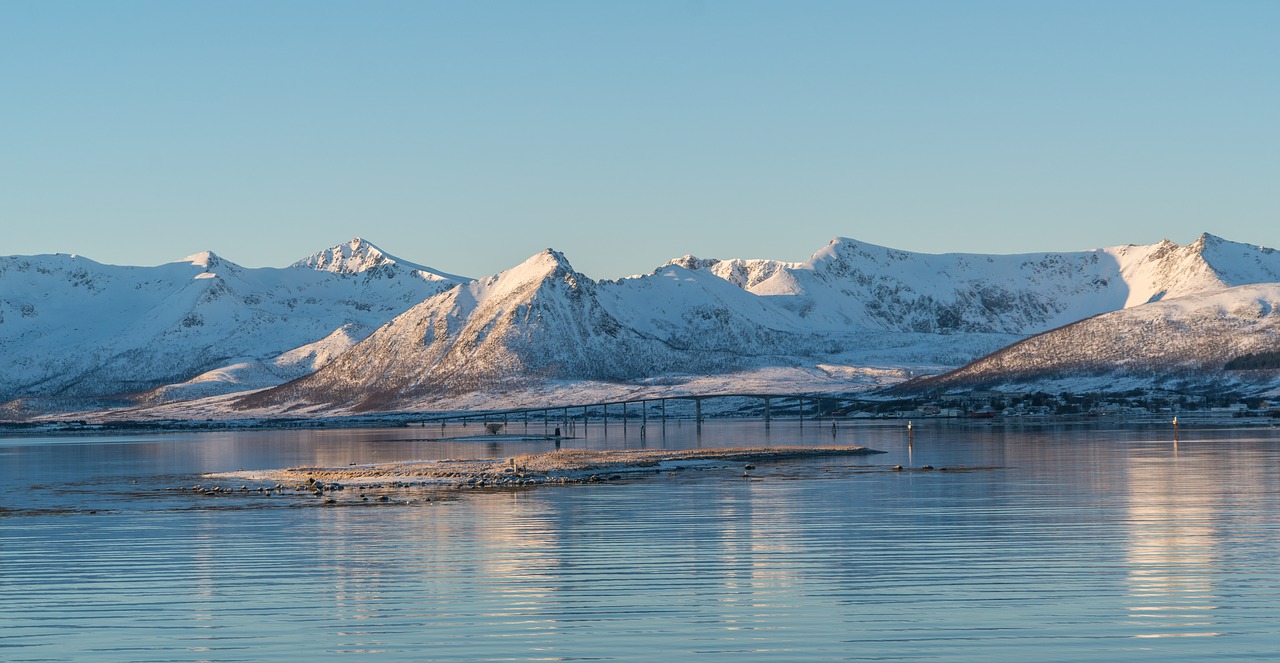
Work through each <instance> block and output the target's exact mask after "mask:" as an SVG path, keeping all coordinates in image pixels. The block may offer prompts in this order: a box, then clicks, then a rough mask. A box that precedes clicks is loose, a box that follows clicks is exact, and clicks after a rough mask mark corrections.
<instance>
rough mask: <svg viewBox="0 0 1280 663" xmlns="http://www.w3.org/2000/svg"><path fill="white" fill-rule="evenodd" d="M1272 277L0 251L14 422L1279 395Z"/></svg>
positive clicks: (1180, 270)
mask: <svg viewBox="0 0 1280 663" xmlns="http://www.w3.org/2000/svg"><path fill="white" fill-rule="evenodd" d="M1277 284H1280V254H1277V253H1276V252H1275V251H1273V250H1271V249H1266V248H1261V247H1257V246H1251V245H1247V244H1240V243H1235V242H1229V241H1226V240H1223V239H1220V238H1217V237H1214V236H1212V235H1207V234H1206V235H1204V236H1202V237H1201V238H1200V239H1198V240H1197V241H1196V242H1194V243H1192V244H1190V245H1187V246H1179V245H1177V244H1174V243H1172V242H1168V241H1163V242H1160V243H1157V244H1151V245H1137V246H1135V245H1130V246H1122V247H1113V248H1107V249H1097V250H1092V251H1081V252H1073V253H1035V254H1022V255H982V254H942V255H930V254H919V253H911V252H906V251H899V250H895V249H889V248H884V247H879V246H875V245H871V244H866V243H863V242H858V241H855V240H851V239H844V238H837V239H835V240H832V241H831V242H830V243H829V244H828V245H827V246H826V247H824V248H823V249H821V250H819V251H818V252H817V253H815V254H814V256H813V257H812V258H811V259H810V260H809V261H807V262H803V263H787V262H780V261H774V260H715V259H699V258H695V257H692V256H685V257H683V258H679V259H676V260H672V261H670V262H668V263H667V264H665V265H663V266H661V267H659V268H658V269H656V270H654V271H653V272H652V273H650V274H647V275H641V276H635V277H629V278H625V279H619V280H611V281H595V280H592V279H590V278H588V277H586V276H584V275H582V274H580V273H578V272H576V271H575V270H574V269H573V268H572V266H571V265H570V264H569V262H568V260H567V259H566V258H565V256H563V255H562V254H560V253H558V252H556V251H553V250H547V251H544V252H542V253H539V254H537V255H535V256H533V257H531V258H530V259H529V260H527V261H525V262H524V263H522V264H521V265H518V266H516V267H513V268H511V269H509V270H506V271H504V272H502V273H500V274H497V275H494V276H491V277H487V278H482V279H475V280H473V279H468V278H464V277H461V276H456V275H452V274H446V273H443V272H440V271H438V270H434V269H431V268H429V267H425V266H422V265H417V264H413V263H410V262H407V261H404V260H401V259H398V258H395V257H394V256H391V255H389V254H387V253H385V252H383V251H381V250H380V249H378V248H377V247H376V246H374V245H372V244H370V243H369V242H367V241H365V240H362V239H359V238H357V239H354V240H352V241H351V242H348V243H346V244H342V245H339V246H335V247H333V248H330V249H327V250H325V251H321V252H318V253H316V254H313V255H311V256H308V257H307V258H304V259H302V260H300V261H298V262H296V263H294V264H293V265H291V266H290V267H287V268H262V269H248V268H244V267H241V266H239V265H236V264H234V263H232V262H229V261H227V260H225V259H222V258H220V257H218V256H215V255H213V254H212V253H202V254H197V255H195V256H191V257H189V258H187V259H184V260H181V261H178V262H174V263H169V264H166V265H160V266H157V267H120V266H112V265H103V264H99V263H96V262H93V261H91V260H88V259H85V258H82V257H77V256H68V255H42V256H13V257H6V258H0V356H3V357H4V358H5V370H4V371H2V372H0V401H5V402H6V403H5V405H4V406H3V410H2V411H0V416H7V417H8V418H17V419H21V418H26V417H31V416H36V415H39V414H45V413H65V412H76V411H86V410H93V409H102V408H115V409H118V410H120V412H122V413H127V414H130V415H137V416H177V417H182V416H188V417H190V416H202V417H203V416H239V415H241V414H245V413H248V414H252V415H254V416H259V415H266V414H272V413H284V412H291V413H295V414H333V413H346V412H366V411H380V410H399V409H451V408H457V407H476V406H490V407H492V406H502V405H512V404H523V405H534V404H543V403H546V402H548V401H549V400H550V399H564V398H570V397H572V398H579V399H581V400H592V399H595V398H601V397H604V398H613V397H617V396H618V395H622V394H629V395H634V394H638V393H652V394H654V395H657V394H661V393H668V394H674V393H688V392H689V391H699V390H706V389H716V390H722V391H731V390H734V389H735V387H736V386H742V387H743V388H744V389H746V388H748V387H749V390H751V391H768V390H784V391H823V392H831V391H853V390H859V389H867V388H870V387H877V386H885V385H888V384H895V383H902V382H903V381H904V380H907V379H908V378H910V377H912V376H913V375H919V374H921V373H934V374H941V375H934V376H932V377H928V378H917V379H915V380H910V381H909V382H905V384H902V385H899V387H898V388H899V389H911V390H923V391H937V390H948V389H963V388H973V387H974V386H984V387H990V386H993V385H1015V384H1016V385H1038V384H1046V385H1047V384H1049V383H1050V382H1052V383H1053V384H1057V385H1062V386H1064V388H1065V387H1068V386H1069V387H1073V388H1082V387H1087V386H1088V384H1089V383H1090V381H1091V380H1093V381H1098V380H1101V381H1103V382H1107V383H1112V382H1114V381H1115V380H1124V381H1127V382H1126V383H1133V384H1142V385H1163V386H1177V385H1181V386H1183V387H1187V388H1191V387H1193V386H1200V387H1203V386H1205V385H1218V384H1235V385H1247V386H1249V388H1251V389H1255V390H1266V389H1270V388H1273V387H1274V386H1280V385H1277V384H1276V380H1275V377H1274V376H1272V375H1270V373H1268V371H1267V370H1266V369H1258V368H1253V369H1251V370H1248V371H1245V370H1226V366H1227V364H1228V363H1229V362H1231V361H1233V360H1236V359H1238V358H1239V357H1241V356H1244V355H1257V356H1265V355H1266V353H1268V352H1274V351H1275V350H1276V349H1278V348H1280V345H1277V342H1276V338H1275V336H1274V335H1275V320H1276V314H1275V313H1274V310H1275V309H1274V303H1275V301H1276V297H1277V293H1280V285H1277ZM991 353H994V354H991ZM1259 353H1261V354H1259ZM988 355H989V356H988ZM970 362H972V363H970ZM1263 364H1265V362H1263ZM961 365H964V366H963V367H962V368H960V369H959V370H955V371H952V372H949V373H945V374H942V373H944V372H945V371H947V370H948V369H952V368H954V367H957V366H961ZM1254 365H1257V362H1255V363H1254ZM122 416H123V414H122ZM246 416H247V415H246Z"/></svg>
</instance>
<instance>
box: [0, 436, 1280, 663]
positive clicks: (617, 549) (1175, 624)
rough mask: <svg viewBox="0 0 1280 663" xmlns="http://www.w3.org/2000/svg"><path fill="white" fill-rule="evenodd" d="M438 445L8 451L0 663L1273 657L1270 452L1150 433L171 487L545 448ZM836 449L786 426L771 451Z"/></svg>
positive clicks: (1275, 593)
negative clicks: (613, 472) (601, 472)
mask: <svg viewBox="0 0 1280 663" xmlns="http://www.w3.org/2000/svg"><path fill="white" fill-rule="evenodd" d="M450 432H454V433H461V432H468V433H472V434H474V433H476V432H478V431H477V430H476V428H475V427H471V428H469V429H455V430H452V431H450ZM538 432H540V429H539V430H538ZM588 432H589V433H590V434H591V437H590V438H588V439H586V440H581V441H574V442H568V443H566V446H570V445H579V446H591V447H612V448H626V447H631V448H636V447H640V446H641V445H642V440H641V439H640V437H639V435H638V432H637V429H636V428H635V427H633V428H632V429H631V430H630V431H628V433H627V435H626V436H623V435H622V434H621V430H620V429H619V428H618V427H616V426H614V427H611V429H610V431H609V437H608V438H605V437H603V436H602V435H601V433H602V432H603V431H601V430H599V429H596V430H589V431H588ZM438 435H440V431H439V429H433V428H428V429H425V430H424V429H398V430H360V431H308V432H257V433H239V434H230V433H227V434H172V435H146V436H141V435H140V436H131V437H117V438H53V439H25V440H15V439H10V440H0V508H3V509H4V510H3V511H0V660H2V661H15V662H16V661H66V660H73V661H262V660H307V661H310V660H366V659H367V660H379V661H422V660H457V661H463V660H468V661H470V660H478V661H498V660H501V661H530V660H541V661H546V660H552V661H554V660H601V661H618V660H625V661H652V660H671V661H702V660H706V661H730V660H732V661H741V660H757V661H822V660H842V661H843V660H877V661H879V660H893V661H1148V660H1161V661H1206V660H1242V661H1244V660H1248V661H1254V660H1277V659H1280V515H1278V514H1280V510H1278V507H1280V434H1278V433H1277V432H1276V431H1272V430H1215V431H1194V430H1192V431H1186V430H1184V431H1182V432H1181V434H1180V439H1179V440H1178V443H1177V444H1176V445H1175V444H1174V442H1173V440H1172V433H1171V432H1170V431H1164V430H1160V431H1151V430H1090V429H1076V430H1030V429H1028V430H1012V429H1011V430H1002V429H999V428H994V427H976V428H917V430H916V431H915V433H914V436H913V440H912V444H911V445H910V447H908V445H907V438H906V434H905V431H904V430H902V429H901V428H899V427H892V428H887V427H860V428H854V427H851V426H846V427H845V428H842V429H841V430H840V431H838V433H837V436H838V441H839V442H844V443H847V442H858V443H862V444H866V445H868V446H872V447H875V448H879V449H883V450H885V451H887V452H888V453H887V454H884V455H878V456H869V457H852V458H840V459H825V460H819V461H805V462H790V463H781V464H776V465H760V466H759V467H758V469H757V470H756V471H754V472H752V474H753V475H754V477H753V478H749V479H744V478H743V477H741V476H740V474H741V468H736V467H735V468H729V469H725V470H716V471H699V472H686V473H682V474H680V475H678V476H675V477H667V476H665V475H662V476H655V477H652V478H649V479H645V480H636V481H627V482H623V483H617V484H605V485H578V486H563V487H559V486H554V487H541V488H537V489H532V490H522V491H495V492H481V491H472V492H465V493H460V494H456V495H454V496H450V495H448V494H443V495H437V496H436V499H435V500H434V501H432V502H429V503H428V502H421V503H417V504H414V505H396V504H392V505H375V506H364V505H361V506H337V507H332V506H331V507H323V506H315V505H316V503H317V501H316V500H314V499H306V498H293V497H287V496H286V497H280V498H259V497H253V498H243V497H231V498H205V497H197V496H193V495H191V494H189V493H183V494H176V493H174V492H172V491H165V490H163V489H164V488H166V487H172V486H175V485H187V484H190V483H191V482H192V481H193V480H194V479H193V475H195V474H197V473H200V472H206V471H223V470H234V469H239V468H246V469H248V468H262V467H284V466H289V465H296V464H320V465H335V466H336V465H346V464H347V463H349V462H377V461H388V460H401V459H422V458H440V457H454V458H458V457H490V456H502V455H505V454H507V453H523V452H527V451H540V450H545V449H549V448H551V445H550V444H548V443H496V444H495V443H475V442H431V441H426V440H425V438H428V437H434V436H438ZM415 440H416V441H415ZM830 440H831V434H830V428H829V427H825V426H823V427H820V426H814V425H807V426H806V427H805V428H804V431H803V433H801V431H800V429H799V428H798V427H797V426H796V425H795V423H794V422H781V423H780V422H775V423H774V425H773V427H772V428H771V429H770V431H769V437H768V441H769V443H770V444H775V445H777V444H789V443H802V442H803V443H822V442H829V441H830ZM764 441H765V434H764V431H763V429H762V427H761V426H760V425H759V424H758V423H757V424H744V423H728V424H724V423H709V424H707V426H706V427H705V428H704V431H703V435H702V436H701V438H700V439H699V438H698V437H697V436H696V429H695V428H694V427H693V426H691V425H690V424H689V423H688V422H684V423H683V424H682V425H679V426H677V425H674V424H669V425H668V428H667V435H666V436H665V437H664V436H662V435H661V432H660V429H658V428H657V427H655V426H654V425H652V423H651V425H650V433H649V435H648V437H647V438H646V439H645V440H643V445H645V446H648V447H650V448H660V447H663V446H668V447H672V448H675V447H689V446H696V445H698V444H702V445H703V446H723V445H730V444H732V445H743V444H753V443H763V442H764ZM895 464H901V465H904V466H908V467H919V466H921V465H925V464H930V465H933V466H935V467H939V468H941V467H958V466H967V467H981V468H985V469H977V470H974V471H970V472H937V471H935V472H904V473H895V472H892V471H890V470H889V468H890V467H891V466H893V465H895ZM134 482H136V483H134Z"/></svg>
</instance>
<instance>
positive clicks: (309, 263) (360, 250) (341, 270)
mask: <svg viewBox="0 0 1280 663" xmlns="http://www.w3.org/2000/svg"><path fill="white" fill-rule="evenodd" d="M290 267H293V268H294V269H314V270H317V271H322V272H333V273H334V274H363V273H372V272H374V271H375V270H387V271H394V270H396V269H398V268H403V269H406V270H408V271H411V272H414V273H415V274H417V275H418V276H419V277H421V278H423V279H426V280H428V281H453V282H455V283H462V282H465V281H469V280H470V279H467V278H465V277H462V276H457V275H454V274H446V273H445V272H441V271H439V270H436V269H432V268H430V267H425V266H423V265H419V264H417V263H412V262H409V261H408V260H404V259H401V258H397V257H396V256H393V255H391V254H390V253H387V252H386V251H383V250H382V249H380V248H378V246H377V245H376V244H374V243H373V242H370V241H369V240H367V239H365V238H363V237H360V236H356V237H353V238H352V239H351V241H349V242H347V243H345V244H339V245H337V246H334V247H331V248H328V249H325V250H323V251H320V252H318V253H313V254H311V255H309V256H307V257H306V258H303V259H302V260H299V261H298V262H295V263H293V264H292V265H290Z"/></svg>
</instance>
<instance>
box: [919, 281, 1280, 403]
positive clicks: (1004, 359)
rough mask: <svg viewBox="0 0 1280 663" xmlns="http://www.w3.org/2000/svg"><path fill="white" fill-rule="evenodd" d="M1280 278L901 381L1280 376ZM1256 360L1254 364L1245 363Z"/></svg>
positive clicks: (964, 383) (1075, 328)
mask: <svg viewBox="0 0 1280 663" xmlns="http://www.w3.org/2000/svg"><path fill="white" fill-rule="evenodd" d="M1278 351H1280V283H1266V284H1258V285H1245V286H1238V287H1234V288H1225V289H1220V290H1213V291H1210V292H1204V293H1196V294H1190V295H1185V296H1182V297H1176V298H1170V299H1166V300H1163V301H1159V302H1154V303H1151V304H1147V305H1145V306H1138V307H1134V308H1129V309H1124V310H1121V311H1113V312H1111V313H1107V314H1105V315H1100V316H1097V317H1093V318H1089V319H1087V320H1082V321H1080V322H1076V323H1073V324H1070V325H1067V326H1065V327H1061V328H1058V329H1054V330H1052V331H1048V332H1045V333H1043V334H1038V335H1036V336H1032V337H1031V338H1028V339H1026V340H1024V341H1021V342H1019V343H1015V344H1014V345H1011V346H1009V347H1007V348H1004V349H1002V350H999V351H997V352H995V353H993V354H991V355H988V356H986V357H983V358H981V359H978V360H977V361H974V362H972V363H970V364H968V365H966V366H963V367H961V368H959V369H957V370H955V371H951V372H949V373H946V374H944V375H939V376H932V377H928V378H922V379H919V380H915V381H912V382H909V383H907V384H904V385H902V386H901V387H900V389H901V390H902V391H921V392H929V391H948V390H966V389H976V388H981V389H991V388H1003V389H1036V390H1044V391H1053V392H1058V391H1074V392H1085V391H1097V390H1104V391H1115V390H1117V389H1128V388H1140V387H1158V388H1164V389H1169V390H1173V391H1189V390H1199V389H1204V388H1206V387H1211V386H1219V387H1220V386H1231V385H1248V384H1253V385H1263V386H1268V385H1271V386H1280V385H1275V382H1276V380H1277V378H1278V377H1280V371H1277V370H1268V369H1269V368H1272V369H1273V368H1274V367H1275V366H1278V365H1280V364H1277V363H1276V362H1274V361H1262V362H1252V363H1254V364H1257V365H1261V366H1263V367H1264V368H1261V369H1259V368H1257V367H1254V366H1250V365H1249V364H1250V362H1247V361H1241V360H1242V359H1247V358H1250V357H1267V356H1272V357H1280V353H1278ZM1242 369H1249V370H1242Z"/></svg>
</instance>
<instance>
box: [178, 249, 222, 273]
mask: <svg viewBox="0 0 1280 663" xmlns="http://www.w3.org/2000/svg"><path fill="white" fill-rule="evenodd" d="M178 262H185V263H189V264H191V265H194V266H196V267H203V268H205V269H215V268H217V267H218V265H221V264H222V258H220V257H218V255H217V254H215V253H214V252H213V251H201V252H200V253H193V254H191V255H189V256H187V257H185V258H183V259H182V260H180V261H178Z"/></svg>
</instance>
